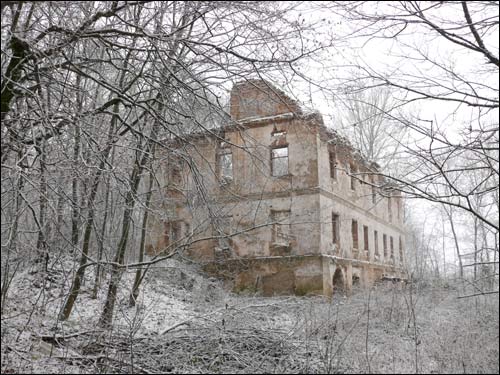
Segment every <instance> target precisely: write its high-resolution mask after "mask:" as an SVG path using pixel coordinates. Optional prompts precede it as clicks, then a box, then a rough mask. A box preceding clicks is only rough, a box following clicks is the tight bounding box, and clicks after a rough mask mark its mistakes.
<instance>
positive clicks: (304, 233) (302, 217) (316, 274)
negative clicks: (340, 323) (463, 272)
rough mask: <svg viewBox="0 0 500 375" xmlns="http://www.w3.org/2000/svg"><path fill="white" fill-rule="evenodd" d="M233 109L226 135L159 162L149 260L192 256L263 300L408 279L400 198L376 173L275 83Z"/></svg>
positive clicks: (248, 85)
mask: <svg viewBox="0 0 500 375" xmlns="http://www.w3.org/2000/svg"><path fill="white" fill-rule="evenodd" d="M230 105H231V109H230V114H231V119H228V123H227V125H225V126H223V127H220V128H217V129H214V130H207V131H206V132H204V133H196V134H191V135H189V136H188V137H187V138H183V140H173V141H169V142H168V144H166V147H167V148H168V149H169V151H168V152H165V154H163V155H160V156H159V158H158V159H159V162H158V163H159V165H158V168H160V170H161V173H160V174H159V175H160V176H162V177H161V178H160V183H161V184H162V187H161V190H160V192H159V194H157V196H156V197H155V199H156V202H157V206H156V207H155V209H156V210H157V212H159V213H160V215H156V216H155V217H154V219H152V220H151V221H150V223H149V233H150V237H149V243H148V245H147V251H148V253H149V254H160V253H169V252H171V251H172V250H173V249H176V248H178V249H183V250H184V253H185V254H188V255H189V256H191V257H192V258H195V259H198V260H199V261H201V262H203V263H204V265H205V269H206V270H208V271H210V272H212V273H214V274H216V275H219V276H223V277H224V278H225V279H226V280H229V281H232V282H233V286H234V288H235V289H236V290H244V289H249V290H261V291H262V292H263V294H264V295H272V294H275V293H277V294H279V293H281V294H283V293H296V294H308V293H320V294H325V295H331V293H332V292H333V291H334V290H336V289H344V290H347V291H349V290H351V288H352V285H353V284H355V283H359V284H360V285H361V286H363V285H364V286H366V285H370V284H371V283H373V282H374V281H376V280H377V279H381V278H383V277H402V269H403V265H404V260H405V255H404V247H405V238H404V229H403V207H402V199H401V196H400V195H399V194H398V193H396V192H395V191H394V190H391V188H390V184H388V183H387V182H386V181H385V180H384V178H382V177H381V176H380V175H379V173H378V172H379V171H378V169H377V168H378V166H377V165H376V164H374V163H369V162H368V161H366V160H363V158H362V157H361V156H360V155H359V154H358V153H357V152H356V151H355V150H354V149H353V147H352V146H351V145H350V144H349V142H348V141H347V140H345V139H343V138H342V137H340V136H338V135H337V134H336V133H335V132H334V131H332V130H329V129H327V128H326V127H325V126H324V124H323V120H322V117H321V115H320V114H319V113H304V112H303V111H302V110H301V108H300V107H299V105H298V104H297V103H296V102H295V101H293V100H292V99H290V98H289V97H288V96H286V95H285V94H284V93H283V92H281V91H280V90H278V89H276V88H275V87H273V86H272V85H271V84H269V83H268V82H266V81H258V80H252V81H246V82H244V83H241V84H237V85H235V86H234V87H233V89H232V92H231V102H230Z"/></svg>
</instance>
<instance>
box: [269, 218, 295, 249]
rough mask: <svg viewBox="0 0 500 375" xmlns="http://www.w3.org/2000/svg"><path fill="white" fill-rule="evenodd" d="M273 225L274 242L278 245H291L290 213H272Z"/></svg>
mask: <svg viewBox="0 0 500 375" xmlns="http://www.w3.org/2000/svg"><path fill="white" fill-rule="evenodd" d="M271 221H272V223H273V227H272V228H273V229H272V230H273V233H272V241H273V242H274V243H277V244H284V245H288V244H289V243H290V211H289V210H288V211H274V210H272V211H271Z"/></svg>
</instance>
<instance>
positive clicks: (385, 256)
mask: <svg viewBox="0 0 500 375" xmlns="http://www.w3.org/2000/svg"><path fill="white" fill-rule="evenodd" d="M382 243H383V246H384V258H387V234H384V235H383V236H382Z"/></svg>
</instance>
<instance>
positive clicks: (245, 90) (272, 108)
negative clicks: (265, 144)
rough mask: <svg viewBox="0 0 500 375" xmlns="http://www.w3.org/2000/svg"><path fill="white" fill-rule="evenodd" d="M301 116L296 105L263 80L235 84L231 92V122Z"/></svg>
mask: <svg viewBox="0 0 500 375" xmlns="http://www.w3.org/2000/svg"><path fill="white" fill-rule="evenodd" d="M290 112H293V113H296V114H301V113H302V111H301V109H300V106H299V105H298V103H297V102H296V101H295V100H293V99H291V98H290V97H289V96H288V95H286V94H285V93H284V92H283V91H281V90H279V89H277V88H276V87H274V86H273V85H271V84H270V83H269V82H267V81H264V80H257V79H255V80H247V81H244V82H240V83H236V84H235V85H234V86H233V89H232V90H231V117H232V118H233V120H241V119H245V118H259V117H269V116H276V115H281V114H283V113H290Z"/></svg>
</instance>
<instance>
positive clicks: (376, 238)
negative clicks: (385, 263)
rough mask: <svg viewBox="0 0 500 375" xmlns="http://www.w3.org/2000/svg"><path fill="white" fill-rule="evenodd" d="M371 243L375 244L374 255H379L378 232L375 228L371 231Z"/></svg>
mask: <svg viewBox="0 0 500 375" xmlns="http://www.w3.org/2000/svg"><path fill="white" fill-rule="evenodd" d="M373 243H374V244H375V246H374V247H375V255H377V256H378V255H379V254H378V232H377V231H376V230H375V231H373Z"/></svg>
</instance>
